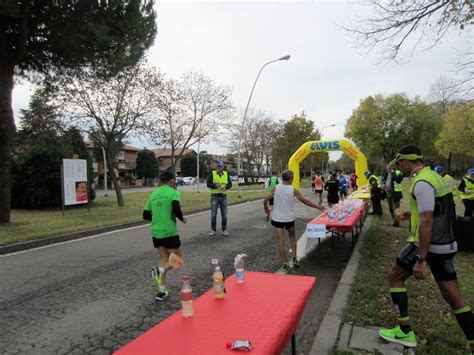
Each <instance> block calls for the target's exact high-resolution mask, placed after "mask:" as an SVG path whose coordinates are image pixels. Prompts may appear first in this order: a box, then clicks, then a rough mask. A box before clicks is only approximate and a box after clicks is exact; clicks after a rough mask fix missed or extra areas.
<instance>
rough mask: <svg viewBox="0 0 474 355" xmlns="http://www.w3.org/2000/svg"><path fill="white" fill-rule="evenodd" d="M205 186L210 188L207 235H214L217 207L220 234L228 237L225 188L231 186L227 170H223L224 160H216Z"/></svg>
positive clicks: (227, 188)
mask: <svg viewBox="0 0 474 355" xmlns="http://www.w3.org/2000/svg"><path fill="white" fill-rule="evenodd" d="M207 187H208V188H210V189H211V232H210V233H209V236H211V237H213V236H215V235H216V229H217V209H218V208H219V207H220V209H221V217H222V236H223V237H228V236H229V232H228V231H227V190H229V189H230V188H231V187H232V180H231V179H230V175H229V174H227V171H225V170H224V162H223V161H222V160H219V161H218V162H217V169H216V170H213V171H212V172H211V174H210V176H209V178H208V179H207Z"/></svg>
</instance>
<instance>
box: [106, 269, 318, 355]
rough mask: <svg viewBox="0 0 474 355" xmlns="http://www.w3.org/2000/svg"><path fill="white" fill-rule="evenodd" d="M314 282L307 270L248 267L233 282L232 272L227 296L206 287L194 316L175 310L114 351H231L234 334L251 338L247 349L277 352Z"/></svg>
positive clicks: (293, 329)
mask: <svg viewBox="0 0 474 355" xmlns="http://www.w3.org/2000/svg"><path fill="white" fill-rule="evenodd" d="M209 279H211V276H209ZM315 282H316V278H315V277H309V276H292V275H278V274H270V273H262V272H246V273H245V283H244V284H237V283H236V280H235V275H232V276H231V277H229V278H228V279H227V280H226V282H225V284H226V288H227V294H226V298H225V300H222V301H219V300H214V294H213V291H212V290H210V291H208V292H206V293H205V294H204V295H202V296H201V297H199V298H198V299H196V300H195V301H194V316H193V317H191V318H183V316H182V313H181V310H179V311H178V312H176V313H174V314H173V315H171V316H170V317H168V318H167V319H165V320H164V321H162V322H161V323H159V324H157V325H156V326H155V327H153V328H151V329H150V330H148V331H147V332H146V333H144V334H142V335H141V336H139V337H138V338H136V339H135V340H132V341H131V342H130V343H128V344H127V345H125V346H124V347H123V348H121V349H120V350H118V351H117V352H116V353H115V354H119V355H125V354H222V353H229V354H231V353H233V354H235V352H234V351H231V350H230V349H227V348H226V343H230V342H232V341H233V340H235V339H247V340H250V341H251V342H252V345H253V349H252V351H251V354H277V353H281V352H282V351H283V349H284V348H285V346H286V344H287V343H288V342H289V340H290V339H291V337H292V336H293V334H294V333H295V332H296V329H297V327H298V324H299V322H300V319H301V315H302V313H303V310H304V307H305V305H306V302H307V301H308V297H309V295H310V292H311V289H312V288H313V285H314V284H315ZM191 283H192V280H191Z"/></svg>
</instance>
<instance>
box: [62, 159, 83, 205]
mask: <svg viewBox="0 0 474 355" xmlns="http://www.w3.org/2000/svg"><path fill="white" fill-rule="evenodd" d="M63 179H64V181H63V186H64V205H65V206H68V205H78V204H81V203H87V202H88V200H87V160H84V159H63Z"/></svg>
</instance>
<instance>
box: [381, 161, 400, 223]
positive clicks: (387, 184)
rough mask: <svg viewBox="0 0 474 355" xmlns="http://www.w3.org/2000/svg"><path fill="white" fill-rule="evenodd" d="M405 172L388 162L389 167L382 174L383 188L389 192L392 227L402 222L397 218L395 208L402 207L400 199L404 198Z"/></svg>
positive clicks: (388, 199)
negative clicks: (403, 183) (403, 182)
mask: <svg viewBox="0 0 474 355" xmlns="http://www.w3.org/2000/svg"><path fill="white" fill-rule="evenodd" d="M402 181H403V173H402V172H401V171H400V170H397V169H394V168H393V166H392V165H390V164H387V169H386V170H385V172H384V173H383V176H382V184H383V188H384V190H385V192H386V194H387V203H388V209H389V211H390V215H391V216H392V224H391V226H392V227H398V226H399V225H400V222H398V220H397V219H396V218H395V210H396V209H397V208H400V200H401V199H402V198H403V194H402V185H401V183H402Z"/></svg>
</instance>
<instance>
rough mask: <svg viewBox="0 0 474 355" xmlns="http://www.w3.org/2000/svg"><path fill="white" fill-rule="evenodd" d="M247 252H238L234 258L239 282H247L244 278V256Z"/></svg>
mask: <svg viewBox="0 0 474 355" xmlns="http://www.w3.org/2000/svg"><path fill="white" fill-rule="evenodd" d="M246 256H247V254H237V256H236V257H235V260H234V267H235V277H236V279H237V283H239V284H243V283H244V282H245V278H244V264H245V262H244V258H245V257H246Z"/></svg>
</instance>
